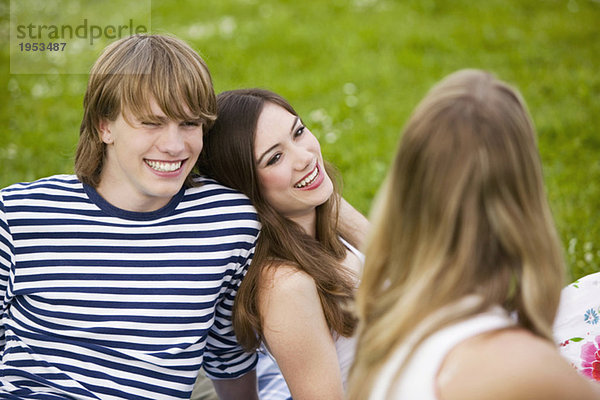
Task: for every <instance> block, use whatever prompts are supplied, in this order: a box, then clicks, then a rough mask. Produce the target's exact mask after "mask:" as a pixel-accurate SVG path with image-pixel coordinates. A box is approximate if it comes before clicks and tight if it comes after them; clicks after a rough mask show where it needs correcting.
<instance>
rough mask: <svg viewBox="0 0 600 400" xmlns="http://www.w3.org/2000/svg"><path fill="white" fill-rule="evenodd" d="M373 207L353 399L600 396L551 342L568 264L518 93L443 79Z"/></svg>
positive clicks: (475, 78)
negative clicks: (562, 252)
mask: <svg viewBox="0 0 600 400" xmlns="http://www.w3.org/2000/svg"><path fill="white" fill-rule="evenodd" d="M374 210H376V215H375V216H374V218H373V221H374V225H373V231H372V233H371V237H370V238H369V241H368V245H367V250H366V264H365V271H364V275H363V279H362V283H361V285H360V288H359V291H358V294H357V309H358V314H359V318H360V321H361V322H360V324H359V339H358V345H357V353H356V358H355V362H354V364H353V366H352V370H351V375H350V394H349V397H350V399H352V400H358V399H361V400H362V399H372V400H381V399H419V400H434V399H437V400H442V399H443V400H455V399H456V400H459V399H460V400H470V399H477V400H486V399H490V400H491V399H493V400H502V399H511V400H518V399H527V400H535V399H543V400H550V399H598V398H599V395H600V392H598V391H595V389H596V388H594V387H592V385H591V384H590V383H589V382H587V381H585V380H584V379H583V378H581V377H580V376H578V375H577V373H576V372H575V371H574V370H573V369H572V368H571V367H570V366H569V365H568V363H567V362H566V361H565V360H563V359H562V358H561V357H560V355H559V353H558V351H557V350H556V348H555V347H554V346H553V343H552V322H553V319H554V315H555V313H556V309H557V305H558V300H559V293H560V290H561V288H562V286H563V282H564V264H563V261H562V254H561V249H560V244H559V239H558V237H557V233H556V229H555V227H554V223H553V219H552V216H551V213H550V208H549V205H548V202H547V199H546V195H545V190H544V185H543V178H542V167H541V162H540V158H539V154H538V150H537V143H536V137H535V129H534V126H533V123H532V121H531V119H530V117H529V115H528V112H527V110H526V106H525V103H524V101H523V100H522V98H521V96H520V94H519V93H518V92H517V91H516V90H515V89H513V88H511V87H510V86H508V85H506V84H505V83H503V82H501V81H499V80H497V79H496V78H494V77H493V76H492V75H490V74H489V73H486V72H484V71H478V70H462V71H459V72H456V73H454V74H452V75H450V76H448V77H447V78H445V79H444V80H443V81H442V82H440V83H439V84H437V85H436V86H435V87H434V88H433V89H432V90H431V91H430V92H429V93H428V95H427V96H426V97H425V99H424V100H423V101H422V102H421V103H420V105H419V106H418V107H417V108H416V110H415V111H414V113H413V115H412V117H411V118H410V120H409V121H408V123H407V125H406V127H405V130H404V134H403V137H402V140H401V143H400V147H399V150H398V153H397V155H396V158H395V161H394V163H393V165H392V167H391V170H390V172H389V175H388V177H387V179H386V183H385V185H384V188H383V189H382V192H381V193H380V195H379V199H378V203H377V206H376V207H375V208H374Z"/></svg>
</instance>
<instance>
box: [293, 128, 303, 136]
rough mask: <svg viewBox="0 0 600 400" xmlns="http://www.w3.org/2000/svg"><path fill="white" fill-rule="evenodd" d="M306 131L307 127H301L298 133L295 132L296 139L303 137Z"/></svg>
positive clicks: (297, 130)
mask: <svg viewBox="0 0 600 400" xmlns="http://www.w3.org/2000/svg"><path fill="white" fill-rule="evenodd" d="M305 129H306V127H305V126H300V127H299V128H298V129H296V132H294V137H298V136H302V134H303V133H304V130H305Z"/></svg>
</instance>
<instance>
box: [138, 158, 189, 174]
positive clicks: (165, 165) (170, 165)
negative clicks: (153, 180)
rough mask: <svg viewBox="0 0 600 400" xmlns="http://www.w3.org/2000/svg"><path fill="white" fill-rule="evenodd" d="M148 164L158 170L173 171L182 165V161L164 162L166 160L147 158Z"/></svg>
mask: <svg viewBox="0 0 600 400" xmlns="http://www.w3.org/2000/svg"><path fill="white" fill-rule="evenodd" d="M146 164H148V166H149V167H150V168H152V169H153V170H156V171H158V172H173V171H176V170H178V169H179V168H180V167H181V161H177V162H164V161H150V160H146Z"/></svg>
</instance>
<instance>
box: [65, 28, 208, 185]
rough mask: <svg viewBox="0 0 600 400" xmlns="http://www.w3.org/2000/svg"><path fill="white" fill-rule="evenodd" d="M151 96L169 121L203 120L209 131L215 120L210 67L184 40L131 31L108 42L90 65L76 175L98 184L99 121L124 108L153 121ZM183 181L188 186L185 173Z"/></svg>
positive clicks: (113, 116)
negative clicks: (136, 33) (124, 36)
mask: <svg viewBox="0 0 600 400" xmlns="http://www.w3.org/2000/svg"><path fill="white" fill-rule="evenodd" d="M151 99H154V100H155V101H156V103H157V104H158V106H159V107H160V108H161V109H162V110H163V111H164V113H165V114H166V115H167V117H169V118H171V119H173V120H189V119H202V120H204V124H203V125H204V129H208V128H210V126H212V122H213V121H214V120H215V118H216V98H215V93H214V89H213V85H212V79H211V76H210V73H209V71H208V67H207V66H206V64H205V63H204V61H203V60H202V58H201V57H200V56H199V55H198V53H196V52H195V51H194V50H193V49H192V48H191V47H190V46H188V45H187V44H186V43H185V42H183V41H181V40H179V39H176V38H173V37H169V36H164V35H133V36H129V37H126V38H124V39H120V40H118V41H116V42H114V43H112V44H111V45H109V46H108V47H107V48H106V49H105V50H104V52H103V53H102V54H101V55H100V57H99V58H98V60H97V61H96V63H95V64H94V66H93V67H92V70H91V72H90V78H89V81H88V85H87V90H86V93H85V96H84V99H83V106H84V115H83V120H82V122H81V128H80V137H79V143H78V145H77V153H76V155H75V173H76V174H77V176H78V177H79V179H80V180H81V181H82V182H84V183H86V184H88V185H91V186H94V187H96V186H97V185H98V183H99V182H100V174H101V172H102V167H103V164H104V155H105V147H106V145H105V144H104V143H103V142H102V140H101V138H100V134H99V124H100V122H101V121H102V120H109V121H114V120H116V119H117V117H118V116H119V114H120V113H122V112H123V111H125V110H127V111H128V112H129V113H130V114H131V115H133V116H134V117H136V118H138V119H148V118H150V119H151V118H152V116H153V113H152V111H151V109H150V100H151ZM123 116H124V117H126V115H125V114H124V115H123ZM186 184H187V185H190V184H191V179H190V178H189V177H188V180H187V181H186Z"/></svg>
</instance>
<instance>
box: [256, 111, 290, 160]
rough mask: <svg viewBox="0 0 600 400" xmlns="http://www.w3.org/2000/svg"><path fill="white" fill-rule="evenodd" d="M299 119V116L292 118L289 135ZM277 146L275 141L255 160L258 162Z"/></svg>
mask: <svg viewBox="0 0 600 400" xmlns="http://www.w3.org/2000/svg"><path fill="white" fill-rule="evenodd" d="M299 120H300V117H296V118H294V122H293V123H292V128H291V129H290V135H293V134H294V128H295V127H296V125H297V124H298V121H299ZM277 146H279V143H275V144H274V145H273V146H271V147H269V148H268V149H267V150H265V151H264V152H263V153H262V154H261V156H260V157H258V160H257V161H256V163H257V164H260V163H261V162H262V160H263V158H265V156H266V155H267V154H268V153H269V152H271V151H272V150H273V149H274V148H276V147H277Z"/></svg>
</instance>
